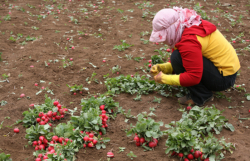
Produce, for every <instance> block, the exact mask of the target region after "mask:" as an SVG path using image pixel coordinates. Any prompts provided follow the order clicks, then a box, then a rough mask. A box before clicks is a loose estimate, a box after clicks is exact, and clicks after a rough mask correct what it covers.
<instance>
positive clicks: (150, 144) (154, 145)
mask: <svg viewBox="0 0 250 161" xmlns="http://www.w3.org/2000/svg"><path fill="white" fill-rule="evenodd" d="M148 146H149V147H150V148H154V147H156V143H155V142H153V141H151V142H149V143H148Z"/></svg>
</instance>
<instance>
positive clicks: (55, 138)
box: [33, 135, 72, 161]
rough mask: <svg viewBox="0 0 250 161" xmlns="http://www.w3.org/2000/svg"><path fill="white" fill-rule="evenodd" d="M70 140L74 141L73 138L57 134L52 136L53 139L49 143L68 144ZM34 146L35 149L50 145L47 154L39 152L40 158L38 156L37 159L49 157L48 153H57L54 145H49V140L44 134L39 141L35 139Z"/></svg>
mask: <svg viewBox="0 0 250 161" xmlns="http://www.w3.org/2000/svg"><path fill="white" fill-rule="evenodd" d="M68 141H70V142H72V140H71V139H68V138H63V137H58V136H56V135H55V136H53V137H52V141H50V142H49V144H50V145H53V144H61V145H66V144H67V142H68ZM33 146H35V150H45V149H46V148H47V147H48V148H47V152H46V153H45V154H42V153H40V154H38V158H36V161H40V160H41V159H49V158H48V154H55V155H56V152H55V149H54V146H48V140H47V139H46V138H45V137H44V136H40V137H39V141H33ZM39 159H40V160H39Z"/></svg>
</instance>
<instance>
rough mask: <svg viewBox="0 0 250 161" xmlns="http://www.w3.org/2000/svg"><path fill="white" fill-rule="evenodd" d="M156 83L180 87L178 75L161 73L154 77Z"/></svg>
mask: <svg viewBox="0 0 250 161" xmlns="http://www.w3.org/2000/svg"><path fill="white" fill-rule="evenodd" d="M154 80H155V81H156V82H157V83H161V84H168V85H176V86H180V85H181V84H180V75H167V74H164V73H162V72H159V74H157V75H155V76H154Z"/></svg>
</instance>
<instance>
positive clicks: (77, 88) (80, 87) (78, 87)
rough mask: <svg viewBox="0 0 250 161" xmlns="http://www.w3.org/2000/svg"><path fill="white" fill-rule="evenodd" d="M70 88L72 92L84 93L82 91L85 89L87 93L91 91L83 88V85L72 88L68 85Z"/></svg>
mask: <svg viewBox="0 0 250 161" xmlns="http://www.w3.org/2000/svg"><path fill="white" fill-rule="evenodd" d="M66 85H67V86H68V87H69V88H70V92H74V93H75V92H78V91H80V93H81V92H82V90H83V89H84V90H86V91H88V90H89V89H88V88H86V87H83V85H82V84H81V85H76V84H75V85H73V86H70V85H68V84H66Z"/></svg>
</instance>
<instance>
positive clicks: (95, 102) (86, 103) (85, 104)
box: [80, 95, 119, 113]
mask: <svg viewBox="0 0 250 161" xmlns="http://www.w3.org/2000/svg"><path fill="white" fill-rule="evenodd" d="M80 105H81V106H82V111H84V112H87V111H88V110H89V109H91V108H94V109H99V107H100V106H101V105H105V110H106V111H108V112H109V113H112V112H114V110H115V108H116V107H117V108H118V107H119V102H115V101H114V100H113V98H112V97H107V96H105V95H100V96H99V97H97V98H95V97H91V98H89V99H87V100H85V99H82V100H81V104H80Z"/></svg>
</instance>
